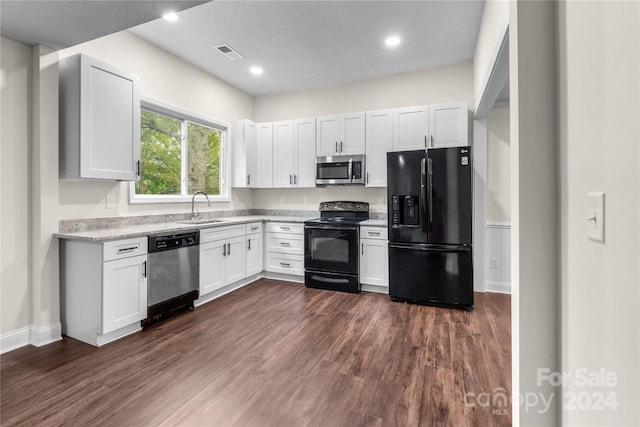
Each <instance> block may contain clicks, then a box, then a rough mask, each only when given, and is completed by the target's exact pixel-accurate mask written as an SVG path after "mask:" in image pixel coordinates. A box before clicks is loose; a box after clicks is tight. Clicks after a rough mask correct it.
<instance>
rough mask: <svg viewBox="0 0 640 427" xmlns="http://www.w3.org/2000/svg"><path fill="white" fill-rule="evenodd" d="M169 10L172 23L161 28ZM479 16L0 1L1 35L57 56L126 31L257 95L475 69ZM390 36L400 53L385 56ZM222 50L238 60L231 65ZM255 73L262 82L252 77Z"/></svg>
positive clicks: (382, 4)
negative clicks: (455, 67) (468, 64)
mask: <svg viewBox="0 0 640 427" xmlns="http://www.w3.org/2000/svg"><path fill="white" fill-rule="evenodd" d="M170 9H172V10H176V11H179V13H178V17H179V19H178V21H176V22H168V21H165V20H163V19H161V18H160V19H159V16H161V15H162V14H163V13H164V12H166V11H167V10H170ZM483 9H484V0H413V1H402V0H392V1H385V0H367V1H363V0H359V1H343V0H341V1H336V0H334V1H332V0H324V1H314V0H298V1H274V0H261V1H246V0H216V1H212V2H203V1H186V0H176V1H168V0H158V1H154V0H140V1H132V0H128V1H121V0H75V1H74V0H71V1H58V0H48V1H31V0H20V1H14V0H0V18H1V25H0V34H2V36H5V37H8V38H11V39H14V40H16V41H19V42H22V43H25V44H28V45H36V44H42V45H45V46H49V47H51V48H54V49H62V48H66V47H69V46H73V45H75V44H79V43H82V42H85V41H88V40H92V39H95V38H98V37H101V36H104V35H107V34H111V33H114V32H117V31H120V30H123V29H127V28H130V31H132V32H133V33H135V34H136V35H138V36H139V37H142V38H143V39H145V40H147V41H149V42H151V43H152V44H155V45H157V46H159V47H160V48H162V49H164V50H166V51H169V52H170V53H172V54H174V55H175V56H178V57H180V58H182V59H183V60H185V61H187V62H189V63H192V64H194V65H195V66H197V67H199V68H201V69H203V70H205V71H207V72H209V73H211V74H213V75H215V76H217V77H219V78H220V79H222V80H224V81H226V82H228V83H230V84H231V85H233V86H236V87H238V88H240V89H242V90H243V91H245V92H247V93H250V94H252V95H256V96H259V95H268V94H274V93H282V92H290V91H296V90H303V89H308V88H314V87H322V86H330V85H336V84H341V83H347V82H351V81H357V80H363V79H368V78H375V77H383V76H387V75H393V74H399V73H407V72H412V71H419V70H425V69H429V68H434V67H440V66H444V65H448V64H453V63H458V62H463V61H471V60H472V59H473V55H474V50H475V45H476V40H477V35H478V31H479V29H480V23H481V19H482V13H483ZM141 23H142V25H140V24H141ZM389 35H398V36H399V37H401V38H402V42H401V44H400V45H399V46H397V47H396V48H393V49H392V48H388V47H386V46H385V45H384V39H385V38H386V37H387V36H389ZM220 44H228V45H229V46H231V47H232V48H233V49H235V50H236V51H237V52H239V53H240V54H242V55H243V56H244V58H243V59H240V60H236V61H232V60H229V59H228V58H227V57H226V56H224V55H223V54H221V53H220V52H218V51H217V50H216V49H215V46H218V45H220ZM254 65H259V66H261V67H262V68H263V69H264V74H263V75H261V76H254V75H251V74H250V73H249V68H250V67H251V66H254Z"/></svg>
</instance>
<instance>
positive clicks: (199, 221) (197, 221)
mask: <svg viewBox="0 0 640 427" xmlns="http://www.w3.org/2000/svg"><path fill="white" fill-rule="evenodd" d="M218 222H224V220H223V219H215V218H197V219H187V220H185V221H178V223H179V224H215V223H218Z"/></svg>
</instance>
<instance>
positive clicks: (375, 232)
mask: <svg viewBox="0 0 640 427" xmlns="http://www.w3.org/2000/svg"><path fill="white" fill-rule="evenodd" d="M367 234H368V235H369V236H379V235H380V232H378V231H369V232H367Z"/></svg>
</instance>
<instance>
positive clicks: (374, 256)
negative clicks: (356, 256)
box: [360, 227, 389, 291]
mask: <svg viewBox="0 0 640 427" xmlns="http://www.w3.org/2000/svg"><path fill="white" fill-rule="evenodd" d="M360 283H362V284H363V285H373V286H376V287H379V289H378V290H381V291H384V290H387V291H388V288H389V247H388V242H387V229H386V228H382V227H360Z"/></svg>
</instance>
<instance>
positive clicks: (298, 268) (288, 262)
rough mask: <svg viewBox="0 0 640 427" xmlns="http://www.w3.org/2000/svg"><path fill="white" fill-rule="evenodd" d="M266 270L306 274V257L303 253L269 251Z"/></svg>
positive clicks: (297, 274)
mask: <svg viewBox="0 0 640 427" xmlns="http://www.w3.org/2000/svg"><path fill="white" fill-rule="evenodd" d="M265 261H266V264H267V266H266V270H267V271H271V272H274V273H284V274H294V275H296V276H302V275H304V258H303V256H302V255H290V254H278V253H273V252H267V254H266V259H265Z"/></svg>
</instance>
